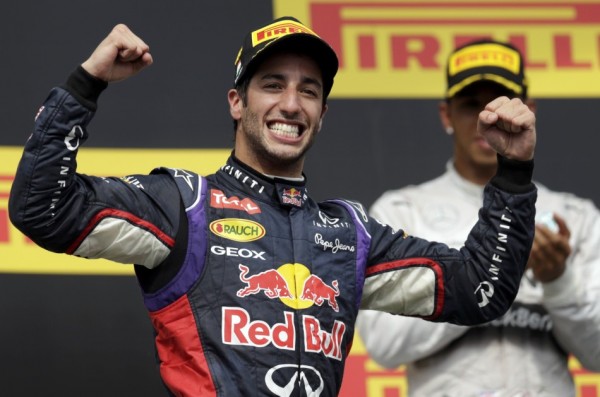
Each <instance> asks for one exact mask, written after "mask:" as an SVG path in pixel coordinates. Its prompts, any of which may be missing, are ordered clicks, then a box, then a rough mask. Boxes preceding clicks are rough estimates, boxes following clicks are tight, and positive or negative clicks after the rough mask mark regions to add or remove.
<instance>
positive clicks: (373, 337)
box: [356, 310, 469, 368]
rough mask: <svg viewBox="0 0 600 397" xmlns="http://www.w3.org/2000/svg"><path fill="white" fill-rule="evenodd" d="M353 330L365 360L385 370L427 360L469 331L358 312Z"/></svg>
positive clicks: (467, 328)
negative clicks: (362, 348) (364, 354)
mask: <svg viewBox="0 0 600 397" xmlns="http://www.w3.org/2000/svg"><path fill="white" fill-rule="evenodd" d="M356 327H357V329H358V332H359V335H360V338H361V340H362V341H363V343H364V345H365V348H366V349H367V352H368V353H369V356H370V357H371V358H372V359H373V360H375V362H377V364H379V365H381V366H382V367H385V368H396V367H398V366H400V365H402V364H408V363H411V362H414V361H417V360H420V359H422V358H425V357H429V356H431V355H432V354H434V353H436V352H438V351H440V350H442V349H443V348H444V347H446V346H448V345H449V344H450V343H452V342H453V341H454V340H456V339H457V338H459V337H460V336H462V335H463V334H464V333H465V332H467V331H468V330H469V327H464V326H460V325H454V324H449V323H433V322H429V321H425V320H422V319H420V318H413V317H406V316H395V315H392V314H389V313H384V312H379V311H375V310H361V311H360V312H359V315H358V318H357V322H356Z"/></svg>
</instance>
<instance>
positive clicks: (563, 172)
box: [0, 0, 600, 397]
mask: <svg viewBox="0 0 600 397" xmlns="http://www.w3.org/2000/svg"><path fill="white" fill-rule="evenodd" d="M433 4H434V3H432V2H429V1H423V2H418V3H416V2H408V1H403V0H395V1H393V0H385V1H380V2H377V3H375V2H369V1H366V0H363V1H354V0H346V1H340V0H295V1H285V0H253V1H242V0H239V1H234V0H219V1H189V0H182V1H177V2H164V1H155V0H146V1H131V0H119V1H116V0H104V1H102V2H93V3H90V2H81V1H75V0H54V1H52V2H40V1H37V2H36V1H31V0H23V1H18V2H5V4H3V5H2V7H1V8H2V12H0V49H1V54H2V55H1V61H0V76H2V86H3V87H4V88H3V89H2V95H0V120H2V127H1V132H0V154H2V157H0V324H1V326H0V357H1V358H2V360H0V395H7V396H40V395H61V396H147V397H150V396H163V395H165V392H164V389H163V387H162V385H161V383H160V380H159V377H158V369H157V367H156V364H155V358H154V350H153V342H152V338H153V335H152V329H151V326H150V321H149V319H148V316H147V314H146V312H145V309H144V307H143V304H142V299H141V296H140V294H139V292H138V287H137V282H136V280H135V278H134V277H133V276H132V273H131V270H130V269H129V268H127V267H116V266H115V267H114V268H113V267H110V266H113V265H110V266H109V267H106V268H102V266H98V264H97V263H94V264H90V261H84V260H75V261H72V259H73V258H68V261H67V262H65V260H66V259H65V256H59V255H50V256H46V255H45V254H43V253H40V252H38V248H37V247H34V246H33V245H31V244H30V243H28V242H27V241H26V239H24V238H23V236H21V235H19V234H18V232H17V231H16V229H14V228H13V227H12V226H11V225H10V223H9V222H8V218H7V197H8V192H9V190H10V183H11V181H12V178H13V176H14V170H15V167H16V164H17V161H18V158H19V153H20V150H21V147H22V145H23V144H24V143H25V141H26V139H27V137H28V135H29V134H30V132H31V129H32V127H33V118H34V116H35V114H36V111H37V109H38V107H39V106H40V105H41V103H42V102H43V100H44V99H45V97H46V95H47V93H48V92H49V90H50V89H51V88H52V87H53V86H56V85H60V84H62V83H63V82H64V81H65V80H66V78H67V76H68V75H69V73H70V72H71V71H72V70H73V69H74V68H75V67H76V66H77V65H79V64H80V63H81V62H83V61H84V60H85V59H86V58H87V57H88V56H89V54H91V52H92V51H93V49H94V48H95V46H96V45H97V44H98V43H99V42H100V41H101V40H102V39H103V38H104V37H105V36H106V35H107V34H108V32H109V31H110V30H111V29H112V27H113V26H114V25H115V24H117V23H125V24H127V25H128V26H129V27H130V28H131V29H132V30H133V31H134V32H136V33H137V34H138V35H139V36H140V37H142V38H143V39H144V40H145V41H146V42H147V43H148V44H149V45H150V48H151V52H152V54H153V57H154V65H152V67H150V68H148V69H147V70H145V71H143V72H142V73H141V74H139V75H138V76H136V77H134V78H132V79H129V80H127V81H124V82H120V83H116V84H113V85H111V86H110V87H109V89H108V90H106V92H105V93H104V94H103V95H102V97H101V98H100V101H99V109H98V112H97V115H96V117H95V119H94V121H93V123H92V124H91V126H90V128H89V131H90V133H91V138H90V139H89V141H88V143H87V145H86V148H90V152H93V151H94V150H99V152H98V153H100V156H97V157H92V156H90V158H92V160H91V161H90V162H89V164H86V166H87V167H88V168H86V169H89V170H90V173H91V172H93V173H96V174H98V175H103V174H104V173H107V172H112V174H113V175H114V172H117V173H120V174H121V175H125V174H128V173H132V172H148V171H150V169H151V168H152V167H154V166H159V165H167V166H181V167H187V168H191V169H194V170H197V171H198V170H205V169H207V170H215V169H216V168H217V167H218V166H219V165H220V161H221V159H222V158H225V157H226V156H227V155H228V153H229V151H230V148H231V147H232V138H233V125H232V122H231V119H230V116H229V113H228V105H227V97H226V93H227V90H228V89H229V88H230V87H231V85H232V81H233V75H234V60H235V56H236V55H237V52H238V50H239V47H240V45H241V41H242V38H243V35H244V34H245V33H246V32H247V31H248V30H250V29H252V28H254V27H257V26H260V25H261V24H263V23H265V22H266V21H269V20H271V19H272V18H273V17H278V16H282V15H294V16H296V17H298V18H299V19H300V20H302V21H303V22H305V23H306V24H308V25H309V26H312V28H313V29H314V30H315V31H316V32H317V33H319V34H320V35H321V36H323V37H324V38H325V39H327V40H328V41H330V42H331V43H332V45H333V46H334V48H335V50H336V52H338V55H339V56H340V60H341V63H342V64H341V68H340V73H339V74H338V77H337V78H336V85H335V87H334V90H333V92H332V95H331V97H330V100H329V111H328V113H327V116H326V118H325V122H324V127H323V129H322V131H321V134H320V136H319V137H318V139H317V143H316V145H315V146H314V147H313V149H312V151H311V152H310V154H309V158H308V161H307V166H306V169H305V172H306V175H307V177H308V180H309V189H310V192H311V194H312V195H313V196H314V197H315V198H316V199H319V200H321V199H326V198H331V197H344V198H349V199H355V200H359V201H361V202H362V203H363V204H365V205H366V206H370V205H371V204H372V203H373V201H374V200H375V198H377V197H378V196H379V195H380V194H381V193H382V192H383V191H385V190H387V189H392V188H397V187H401V186H405V185H407V184H413V183H419V182H422V181H425V180H428V179H430V178H432V177H434V176H437V175H439V174H440V173H441V172H442V171H443V170H444V167H445V163H446V161H447V160H448V159H449V157H450V155H451V149H452V145H451V144H450V138H449V137H448V136H447V135H446V134H445V133H444V132H443V129H442V127H441V125H440V122H439V119H438V115H437V106H438V102H439V100H440V99H441V98H442V96H443V92H444V88H445V87H444V69H443V68H444V63H445V56H446V54H447V53H448V52H449V51H450V50H451V49H452V48H453V47H454V46H455V45H456V44H460V42H461V41H464V40H465V39H468V38H473V37H494V38H497V39H502V40H511V41H512V42H514V43H515V44H517V45H519V46H520V48H521V49H522V50H524V51H525V56H526V57H527V60H528V62H529V64H528V68H529V72H530V73H529V79H530V82H531V96H532V97H534V98H535V99H536V100H537V103H538V113H537V119H538V123H537V125H538V134H539V135H538V136H539V138H538V139H539V141H538V149H537V151H536V171H535V177H536V179H538V180H539V181H541V182H543V183H544V184H545V185H547V186H549V187H550V188H552V189H554V190H559V191H561V190H564V191H570V192H573V193H575V194H577V195H579V196H582V197H587V198H591V199H593V200H594V201H595V202H596V203H599V202H600V184H598V182H597V179H598V178H597V177H596V176H595V174H594V172H595V171H594V170H597V169H598V149H597V148H598V145H599V144H600V128H599V127H598V121H597V119H596V117H597V116H598V114H599V110H600V73H599V72H600V2H593V1H581V2H577V1H564V2H562V3H561V2H558V1H552V2H539V1H535V0H532V1H528V2H523V1H520V2H517V1H497V2H495V8H494V9H493V10H491V9H489V8H488V7H487V6H486V2H483V1H482V2H476V1H468V2H461V3H456V2H446V1H443V0H440V1H436V2H435V4H437V5H436V6H433ZM440 5H442V6H440ZM524 6H527V9H526V10H525V9H523V10H521V11H519V7H524ZM515 10H516V11H515ZM537 10H550V11H552V12H547V13H543V12H541V13H538V12H536V11H537ZM560 10H562V11H563V14H561V11H560ZM409 11H410V12H409ZM446 11H447V12H446ZM456 11H458V12H456ZM407 15H410V17H408V16H407ZM132 149H135V150H132ZM157 149H158V150H159V151H158V152H156V150H157ZM166 149H168V150H166ZM184 149H185V150H186V152H185V153H186V156H187V157H186V161H187V162H186V164H185V165H182V164H180V163H177V160H178V159H179V158H182V157H180V155H179V154H178V152H179V150H184ZM83 150H86V149H83ZM138 151H139V153H138ZM163 151H164V156H162V155H161V153H163ZM133 153H138V154H139V157H136V156H133V155H130V154H133ZM83 157H84V156H82V158H83ZM132 157H133V158H135V159H138V160H139V161H138V162H136V163H135V164H133V166H134V167H136V168H135V169H131V168H123V169H122V170H120V169H119V168H118V167H119V166H121V165H123V163H122V162H121V161H120V160H119V159H123V158H132ZM82 161H83V160H82ZM163 161H164V162H163ZM115 163H116V164H115ZM114 167H117V168H116V169H115V168H114ZM123 167H124V165H123ZM113 170H115V171H114V172H113ZM71 261H72V262H71ZM65 263H67V264H65ZM57 269H60V270H57ZM103 269H104V270H103ZM107 269H108V270H107ZM573 367H574V371H580V373H581V376H582V377H581V378H580V379H582V382H583V383H582V385H584V386H586V385H587V386H589V387H588V388H585V389H581V390H587V393H600V380H599V378H598V376H596V375H593V376H592V375H590V374H587V373H586V372H585V371H583V370H580V369H578V368H577V364H576V363H574V364H573ZM348 371H349V373H352V374H354V375H348V374H347V375H346V378H347V379H348V378H352V379H351V380H348V382H352V389H348V388H345V391H344V392H343V395H346V396H359V397H360V396H366V395H367V391H368V390H369V391H370V393H369V394H368V395H370V396H373V397H375V396H386V397H389V396H404V395H405V394H403V393H405V389H404V387H405V386H404V385H403V384H402V383H401V381H397V380H394V379H396V378H397V377H396V375H397V374H398V373H399V374H401V373H402V370H401V369H399V370H398V371H382V370H381V369H379V368H377V367H376V366H374V364H372V363H369V361H368V358H367V357H366V356H365V354H364V350H363V349H362V347H361V346H360V343H359V342H357V343H356V344H355V349H354V351H353V356H352V359H351V360H350V361H349V364H348ZM351 371H352V372H351ZM369 379H371V382H372V384H377V379H384V381H385V380H386V379H387V381H386V382H388V383H390V382H391V383H392V386H389V388H388V389H385V387H384V386H382V387H375V386H367V384H368V383H369ZM373 382H374V383H373ZM587 386H586V387H587ZM368 387H371V389H368ZM592 387H594V389H592ZM348 390H352V392H349V391H348ZM386 390H387V391H386ZM581 390H580V391H579V393H580V396H581V397H590V396H592V395H598V394H588V395H584V394H583V392H582V391H581ZM590 390H591V391H590ZM594 390H595V391H594ZM386 393H387V394H386Z"/></svg>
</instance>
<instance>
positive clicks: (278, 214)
mask: <svg viewBox="0 0 600 397" xmlns="http://www.w3.org/2000/svg"><path fill="white" fill-rule="evenodd" d="M105 86H106V84H104V83H102V82H100V81H97V80H95V79H94V78H92V77H91V76H89V75H87V74H86V73H85V71H83V69H81V68H79V69H78V70H77V71H76V72H75V73H74V74H72V75H71V77H70V78H69V80H68V82H67V84H66V85H65V86H64V87H61V88H54V89H53V90H52V91H51V93H50V95H49V97H48V98H47V100H46V102H45V103H44V106H43V108H42V109H41V110H40V112H39V114H38V116H37V118H36V123H35V130H34V132H33V134H32V136H31V138H30V139H29V140H28V142H27V143H26V146H25V150H24V154H23V157H22V160H21V162H20V164H19V167H18V170H17V174H16V178H15V181H14V184H13V186H12V190H11V195H10V201H9V210H10V217H11V220H12V222H13V223H14V224H15V225H16V226H17V227H18V228H19V229H20V230H21V231H23V233H25V234H26V235H27V236H29V237H30V238H31V239H32V240H33V241H35V242H36V243H37V244H39V245H40V246H42V247H44V248H46V249H48V250H51V251H55V252H62V253H67V254H71V255H77V256H81V257H85V258H107V259H110V260H113V261H117V262H122V263H129V264H135V272H136V276H137V278H138V280H139V284H140V287H141V290H142V294H143V299H144V303H145V305H146V307H147V309H148V312H149V316H150V318H151V321H152V324H153V326H154V332H155V334H156V338H155V341H156V349H157V352H158V358H159V364H160V373H161V377H162V380H163V381H164V383H165V385H166V387H167V388H168V390H169V391H170V392H171V393H172V394H173V395H178V396H226V397H231V396H290V395H294V396H308V395H310V396H335V395H337V393H338V392H339V389H340V387H341V383H342V375H343V370H344V363H345V360H346V358H347V357H348V354H349V351H350V348H351V344H352V340H353V335H354V322H355V319H356V316H357V312H358V310H359V308H371V309H376V310H383V311H388V312H391V313H394V314H403V315H410V316H419V317H423V318H426V319H428V320H432V321H444V322H452V323H456V324H478V323H483V322H487V321H490V320H493V319H495V318H497V317H498V316H500V315H502V314H503V313H504V312H505V311H506V310H507V309H508V308H509V306H510V305H511V303H512V302H513V299H514V298H515V295H516V293H517V289H518V286H519V282H520V279H521V276H522V274H523V272H524V269H525V264H526V262H527V258H528V255H529V250H530V248H531V244H532V241H533V233H534V223H533V222H534V215H535V214H534V212H535V210H534V204H535V199H536V189H535V186H534V185H533V184H532V183H531V174H532V168H533V165H532V162H517V161H509V160H507V159H503V158H500V165H499V170H498V174H497V176H496V177H495V178H494V179H493V181H492V182H491V183H490V184H489V185H488V186H487V187H486V191H485V196H484V202H483V206H482V209H481V210H480V213H479V220H478V222H477V224H475V225H474V228H473V229H472V231H471V233H470V234H469V236H468V238H467V240H466V242H465V245H464V247H462V248H461V249H451V248H449V247H448V246H446V245H444V244H439V243H434V242H428V241H425V240H422V239H419V238H417V237H412V236H408V235H407V234H406V233H405V232H404V231H403V230H400V229H399V230H393V229H392V228H391V227H389V226H386V225H384V224H381V223H379V222H378V221H376V220H375V219H373V218H371V217H369V216H368V215H367V214H366V211H365V209H364V207H363V206H362V205H361V204H360V203H357V202H353V201H349V200H340V199H338V200H330V201H325V202H321V203H317V202H315V201H313V200H312V199H311V197H310V196H309V195H308V193H307V191H306V186H305V183H304V182H302V183H299V182H294V181H290V180H286V179H280V178H270V177H266V176H264V175H261V174H259V173H258V172H256V171H254V170H252V169H251V168H250V167H248V166H246V165H244V164H243V163H241V162H240V161H239V160H237V159H236V158H235V153H233V154H232V156H231V157H230V159H229V160H228V161H227V163H226V164H225V165H223V167H222V168H221V169H220V170H218V171H217V172H216V173H215V174H212V175H209V176H206V177H202V176H199V175H197V174H195V173H194V172H191V171H187V170H182V169H167V168H157V169H155V170H153V171H152V172H151V173H150V174H148V175H129V176H127V177H123V178H101V177H94V176H88V175H83V174H78V173H77V172H76V155H77V152H78V148H79V147H80V145H81V144H83V143H84V141H85V140H86V138H87V137H88V132H87V126H88V123H89V122H90V120H91V119H92V116H93V115H94V112H95V107H96V100H97V98H98V96H99V94H100V92H101V91H102V89H104V88H105Z"/></svg>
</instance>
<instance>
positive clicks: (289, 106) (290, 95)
mask: <svg viewBox="0 0 600 397" xmlns="http://www.w3.org/2000/svg"><path fill="white" fill-rule="evenodd" d="M279 108H280V109H281V111H282V112H283V113H284V114H290V115H292V114H297V113H298V112H300V109H301V106H300V95H299V93H298V90H296V89H295V88H293V87H288V88H287V89H286V90H285V91H283V93H282V95H281V98H280V102H279Z"/></svg>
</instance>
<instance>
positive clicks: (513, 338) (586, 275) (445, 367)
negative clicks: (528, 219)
mask: <svg viewBox="0 0 600 397" xmlns="http://www.w3.org/2000/svg"><path fill="white" fill-rule="evenodd" d="M492 55H493V56H492ZM447 78H448V87H447V89H448V91H447V94H446V100H445V101H443V102H442V103H441V104H440V117H441V121H442V124H443V126H444V128H445V130H446V132H447V133H448V134H449V135H451V136H452V137H453V141H454V151H453V159H452V160H450V161H449V162H448V163H447V166H446V168H447V170H446V172H445V173H444V174H442V175H441V176H439V177H437V178H435V179H433V180H431V181H428V182H425V183H423V184H420V185H417V186H408V187H405V188H402V189H398V190H391V191H388V192H385V193H384V194H383V195H382V196H381V197H380V198H379V199H378V200H377V201H376V202H375V204H374V205H373V206H372V208H371V215H373V216H374V217H375V218H378V219H379V220H380V221H383V222H385V223H387V224H389V225H391V226H392V227H394V228H399V229H400V228H401V229H403V230H406V231H407V232H408V233H411V234H416V235H420V236H424V237H426V238H428V239H430V240H435V241H442V242H445V243H447V244H449V245H450V246H454V247H458V246H461V245H462V243H463V241H464V239H465V237H466V236H467V233H468V231H469V225H471V224H472V223H473V221H474V220H475V219H476V217H477V210H478V203H479V202H480V201H481V195H482V192H483V186H484V184H485V183H486V182H487V180H488V179H489V178H490V177H491V176H492V175H493V174H494V170H495V169H496V156H494V155H493V151H492V150H491V148H490V147H489V146H488V145H486V144H485V142H484V141H483V140H482V139H481V136H478V134H477V133H476V130H475V123H476V120H477V117H478V114H479V112H480V111H481V110H482V109H483V108H484V106H485V104H486V103H487V100H486V98H488V97H490V98H491V97H496V96H498V95H507V96H509V97H510V96H512V97H515V96H516V97H520V98H521V99H523V100H526V99H527V80H526V79H525V75H524V67H523V60H522V56H521V54H520V52H519V51H518V50H517V49H516V48H514V47H513V46H511V45H508V44H505V43H500V42H494V41H491V40H484V41H477V42H471V43H468V44H466V45H464V46H462V47H459V48H457V49H456V50H455V51H454V52H453V53H452V54H451V55H450V57H449V59H448V69H447ZM527 103H528V104H529V106H530V108H532V109H534V105H535V104H534V103H533V102H532V101H531V100H529V101H528V102H527ZM536 185H537V186H538V189H539V192H538V200H537V203H536V208H537V216H536V220H537V222H536V223H537V226H536V234H535V240H534V245H533V249H532V252H531V255H530V259H529V262H528V269H527V271H526V273H525V276H524V277H523V279H522V281H521V285H520V289H519V293H518V295H517V298H516V300H515V302H514V303H513V305H512V307H511V309H510V310H509V311H508V312H507V313H506V315H505V316H504V317H502V318H500V319H497V320H495V321H492V322H491V323H488V324H486V325H483V326H477V327H465V326H457V325H452V324H435V323H432V322H428V321H425V320H422V319H419V318H411V317H403V316H393V315H390V314H387V313H382V312H377V311H369V310H367V311H362V312H361V313H360V315H359V319H358V323H357V327H358V328H357V329H358V330H359V333H360V336H361V338H362V340H363V341H364V343H365V346H366V349H367V351H368V353H369V355H370V356H371V357H372V358H373V359H374V360H375V361H376V362H377V363H378V364H380V365H382V366H384V367H388V368H395V367H398V366H399V365H402V364H406V365H407V380H408V388H409V396H411V397H435V396H447V397H450V396H452V397H455V396H456V397H458V396H460V397H467V396H494V397H499V396H521V397H522V396H536V397H540V396H556V397H568V396H575V395H576V393H575V387H574V382H573V379H572V376H571V373H570V372H569V368H568V358H569V355H573V356H574V357H575V358H577V359H578V360H579V362H580V363H581V364H582V365H583V366H584V367H585V368H587V369H589V370H592V371H599V370H600V216H599V212H598V209H597V208H596V207H595V206H594V204H593V203H592V202H591V201H590V200H586V199H582V198H579V197H576V196H575V195H573V194H570V193H564V192H554V191H551V190H549V189H548V188H546V187H544V186H543V185H541V184H539V183H536ZM490 266H493V263H492V264H491V265H490Z"/></svg>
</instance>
